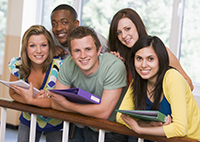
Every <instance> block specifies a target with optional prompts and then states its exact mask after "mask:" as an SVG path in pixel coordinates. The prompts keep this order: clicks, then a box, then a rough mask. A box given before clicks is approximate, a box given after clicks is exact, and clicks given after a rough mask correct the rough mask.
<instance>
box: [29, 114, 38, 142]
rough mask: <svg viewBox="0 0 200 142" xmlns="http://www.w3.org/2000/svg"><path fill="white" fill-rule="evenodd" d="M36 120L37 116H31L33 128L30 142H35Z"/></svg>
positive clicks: (31, 127) (31, 128)
mask: <svg viewBox="0 0 200 142" xmlns="http://www.w3.org/2000/svg"><path fill="white" fill-rule="evenodd" d="M36 120H37V115H36V114H31V126H30V134H29V142H35V133H36Z"/></svg>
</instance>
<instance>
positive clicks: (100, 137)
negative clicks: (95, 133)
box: [98, 129, 105, 142]
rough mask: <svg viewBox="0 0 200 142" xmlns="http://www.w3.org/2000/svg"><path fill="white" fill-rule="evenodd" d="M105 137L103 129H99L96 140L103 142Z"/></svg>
mask: <svg viewBox="0 0 200 142" xmlns="http://www.w3.org/2000/svg"><path fill="white" fill-rule="evenodd" d="M104 139H105V130H102V129H99V141H98V142H104Z"/></svg>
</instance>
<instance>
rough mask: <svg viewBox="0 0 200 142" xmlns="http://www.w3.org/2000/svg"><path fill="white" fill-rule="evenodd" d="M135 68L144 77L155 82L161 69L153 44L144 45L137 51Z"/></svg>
mask: <svg viewBox="0 0 200 142" xmlns="http://www.w3.org/2000/svg"><path fill="white" fill-rule="evenodd" d="M134 64H135V69H136V71H137V73H138V74H139V75H140V76H141V78H143V79H147V80H148V81H150V82H152V83H155V82H156V79H157V73H158V70H159V60H158V57H157V55H156V53H155V51H154V49H153V47H152V46H148V47H144V48H142V49H140V50H138V51H137V52H136V53H135V63H134Z"/></svg>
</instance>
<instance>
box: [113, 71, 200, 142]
mask: <svg viewBox="0 0 200 142" xmlns="http://www.w3.org/2000/svg"><path fill="white" fill-rule="evenodd" d="M163 92H164V95H165V97H166V99H167V101H168V102H169V104H170V106H171V111H172V115H171V116H172V121H173V122H172V123H171V124H169V125H165V126H163V129H164V132H165V135H166V137H167V138H170V137H177V136H186V137H188V138H193V139H198V140H200V109H199V107H198V105H197V103H196V101H195V99H194V97H193V94H192V92H191V89H190V87H189V85H188V83H187V82H186V81H185V79H184V78H183V77H182V75H181V74H180V73H179V72H178V71H176V70H175V69H169V70H168V71H167V72H166V73H165V76H164V79H163ZM119 109H121V110H134V102H133V94H132V88H131V87H130V86H129V89H128V91H127V92H126V95H125V97H124V98H123V101H122V103H121V105H120V108H119ZM120 115H121V113H119V112H118V113H117V116H116V120H117V122H119V123H121V124H124V125H126V126H128V125H127V124H125V122H124V121H123V120H122V119H121V117H120Z"/></svg>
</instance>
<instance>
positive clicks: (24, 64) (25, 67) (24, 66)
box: [19, 25, 55, 79]
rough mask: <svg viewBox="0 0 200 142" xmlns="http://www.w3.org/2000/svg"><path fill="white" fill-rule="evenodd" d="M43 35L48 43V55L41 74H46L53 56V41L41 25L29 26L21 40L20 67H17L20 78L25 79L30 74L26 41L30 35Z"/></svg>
mask: <svg viewBox="0 0 200 142" xmlns="http://www.w3.org/2000/svg"><path fill="white" fill-rule="evenodd" d="M40 34H42V35H44V36H45V37H46V39H47V41H48V45H49V55H48V57H47V59H46V60H45V61H44V63H43V67H42V68H43V70H42V72H43V73H45V72H47V70H48V68H49V65H50V64H51V62H52V60H53V54H54V48H55V45H54V41H53V39H52V36H51V34H50V33H49V31H48V30H46V29H45V27H44V26H42V25H33V26H31V27H30V28H29V29H28V30H27V31H26V32H25V33H24V35H23V38H22V49H21V66H20V67H19V71H20V73H21V75H20V78H21V79H22V78H26V77H28V76H29V75H30V72H31V60H30V59H29V57H28V54H27V46H28V40H29V38H30V37H31V36H32V35H40Z"/></svg>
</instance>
